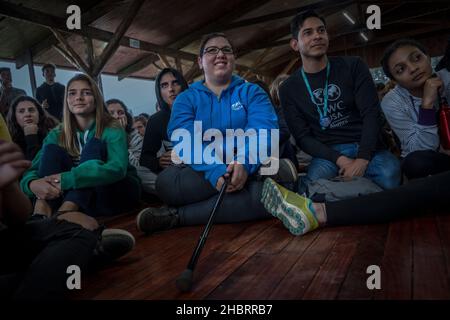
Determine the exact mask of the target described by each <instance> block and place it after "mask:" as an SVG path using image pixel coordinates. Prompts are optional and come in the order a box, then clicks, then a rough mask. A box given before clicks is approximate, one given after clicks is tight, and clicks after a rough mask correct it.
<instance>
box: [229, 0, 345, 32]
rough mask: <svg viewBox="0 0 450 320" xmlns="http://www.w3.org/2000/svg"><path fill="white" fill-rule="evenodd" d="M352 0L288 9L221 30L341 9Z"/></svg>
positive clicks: (321, 2)
mask: <svg viewBox="0 0 450 320" xmlns="http://www.w3.org/2000/svg"><path fill="white" fill-rule="evenodd" d="M352 2H354V1H352V0H323V1H319V2H316V3H312V4H308V5H305V6H301V7H298V8H294V9H288V10H284V11H280V12H276V13H271V14H267V15H264V16H259V17H256V18H250V19H245V20H241V21H237V22H232V23H229V24H227V25H225V26H223V27H222V28H221V31H225V30H231V29H236V28H242V27H248V26H251V25H254V24H258V23H264V22H268V21H273V20H278V19H282V18H287V17H292V16H294V15H296V14H297V13H299V12H301V11H305V10H319V9H329V8H334V7H341V6H346V5H349V4H351V3H352Z"/></svg>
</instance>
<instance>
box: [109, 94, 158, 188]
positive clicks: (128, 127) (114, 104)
mask: <svg viewBox="0 0 450 320" xmlns="http://www.w3.org/2000/svg"><path fill="white" fill-rule="evenodd" d="M106 108H107V110H108V112H109V114H110V115H111V116H112V117H113V118H114V119H116V120H117V121H118V122H119V123H120V125H121V126H122V128H123V129H124V130H125V131H126V132H127V134H128V161H129V162H130V164H131V165H132V166H133V167H135V168H136V171H137V175H138V177H139V179H140V180H141V185H142V189H143V191H144V192H147V193H150V194H153V193H154V184H155V179H156V178H155V174H154V173H153V172H151V171H150V170H149V169H148V168H146V167H143V166H141V165H140V164H139V161H140V158H141V151H142V141H143V139H142V136H141V135H140V134H139V132H138V131H137V130H136V129H134V128H133V116H132V115H131V113H130V111H129V110H128V107H127V106H126V105H125V103H123V102H122V101H121V100H119V99H110V100H108V101H106Z"/></svg>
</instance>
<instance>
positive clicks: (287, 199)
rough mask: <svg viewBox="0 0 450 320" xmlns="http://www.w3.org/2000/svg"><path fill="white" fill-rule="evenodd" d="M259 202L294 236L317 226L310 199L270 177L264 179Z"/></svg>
mask: <svg viewBox="0 0 450 320" xmlns="http://www.w3.org/2000/svg"><path fill="white" fill-rule="evenodd" d="M261 202H262V204H263V205H264V207H265V208H266V210H267V211H268V212H270V214H271V215H273V216H274V217H276V218H278V219H280V220H281V221H282V222H283V224H284V226H285V227H286V228H287V229H289V231H290V232H291V233H292V234H294V235H296V236H298V235H303V234H305V233H307V232H310V231H312V230H314V229H317V228H318V227H319V222H318V221H317V218H316V216H315V214H314V208H313V206H312V201H311V200H310V199H308V198H305V197H302V196H300V195H299V194H297V193H295V192H292V191H290V190H288V189H286V188H284V187H282V186H280V185H279V184H277V183H276V182H275V181H273V180H272V179H270V178H268V179H266V180H265V181H264V185H263V190H262V197H261Z"/></svg>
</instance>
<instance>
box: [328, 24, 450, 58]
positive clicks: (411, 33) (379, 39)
mask: <svg viewBox="0 0 450 320" xmlns="http://www.w3.org/2000/svg"><path fill="white" fill-rule="evenodd" d="M449 29H450V22H446V23H445V24H442V25H439V26H436V25H431V26H427V27H424V28H421V29H414V30H410V31H407V32H405V31H402V32H399V33H391V34H388V35H386V36H382V37H377V38H375V39H374V40H371V41H370V45H374V44H379V43H385V42H390V41H393V40H397V39H400V38H402V37H410V36H416V35H420V34H425V33H431V32H436V31H440V30H449ZM366 46H367V43H361V44H355V45H352V48H361V47H366ZM346 49H348V48H347V44H346V43H345V42H344V43H342V42H340V43H339V44H337V45H334V46H331V47H330V48H329V49H328V53H334V52H339V51H344V50H346Z"/></svg>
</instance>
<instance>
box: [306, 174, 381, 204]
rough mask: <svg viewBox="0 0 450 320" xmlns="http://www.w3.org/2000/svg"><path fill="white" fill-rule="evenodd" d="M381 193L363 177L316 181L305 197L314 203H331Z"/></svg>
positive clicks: (310, 186) (372, 183)
mask: <svg viewBox="0 0 450 320" xmlns="http://www.w3.org/2000/svg"><path fill="white" fill-rule="evenodd" d="M380 191H383V189H382V188H380V187H379V186H378V185H376V184H375V183H374V182H372V181H371V180H369V179H367V178H364V177H352V178H344V177H335V178H333V179H318V180H316V181H314V182H312V183H310V184H309V185H308V191H307V196H308V197H309V198H310V199H312V200H313V201H314V202H332V201H339V200H345V199H351V198H356V197H359V196H362V195H366V194H370V193H374V192H380Z"/></svg>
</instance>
